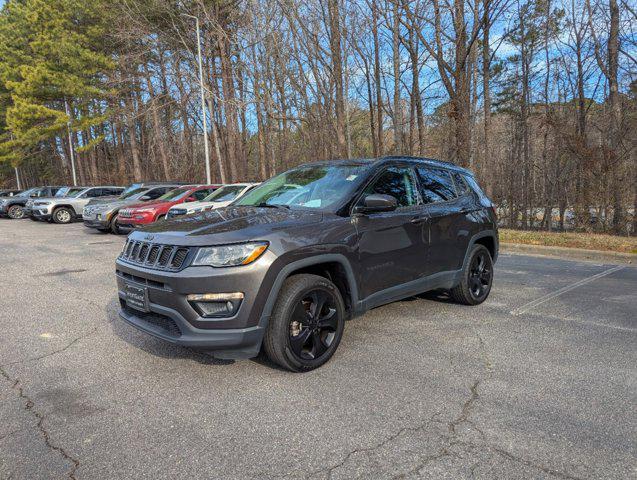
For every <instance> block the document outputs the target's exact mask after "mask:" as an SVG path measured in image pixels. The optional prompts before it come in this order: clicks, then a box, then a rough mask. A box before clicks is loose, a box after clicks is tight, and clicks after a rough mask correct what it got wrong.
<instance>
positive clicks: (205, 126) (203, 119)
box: [182, 13, 212, 185]
mask: <svg viewBox="0 0 637 480" xmlns="http://www.w3.org/2000/svg"><path fill="white" fill-rule="evenodd" d="M182 15H184V16H185V17H190V18H194V19H195V26H196V29H197V60H198V63H199V89H200V91H201V122H202V124H203V146H204V153H205V155H206V183H207V184H208V185H210V183H212V180H211V178H210V150H209V147H208V122H207V121H206V96H205V88H204V84H203V66H202V61H201V33H200V32H199V17H196V16H194V15H189V14H187V13H183V14H182Z"/></svg>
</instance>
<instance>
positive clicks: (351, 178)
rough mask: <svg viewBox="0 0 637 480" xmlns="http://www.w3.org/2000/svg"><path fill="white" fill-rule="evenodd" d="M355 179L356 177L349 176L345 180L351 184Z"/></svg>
mask: <svg viewBox="0 0 637 480" xmlns="http://www.w3.org/2000/svg"><path fill="white" fill-rule="evenodd" d="M356 177H358V175H350V176H349V177H347V178H346V179H345V180H347V181H348V182H353V181H354V180H356Z"/></svg>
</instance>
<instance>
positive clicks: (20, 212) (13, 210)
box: [7, 205, 24, 220]
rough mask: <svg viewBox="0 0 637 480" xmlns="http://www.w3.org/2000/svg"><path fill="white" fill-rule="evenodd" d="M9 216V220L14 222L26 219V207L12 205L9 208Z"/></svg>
mask: <svg viewBox="0 0 637 480" xmlns="http://www.w3.org/2000/svg"><path fill="white" fill-rule="evenodd" d="M7 215H9V218H12V219H14V220H18V219H20V218H24V207H23V206H22V205H12V206H11V207H9V210H8V211H7Z"/></svg>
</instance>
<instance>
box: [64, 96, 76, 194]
mask: <svg viewBox="0 0 637 480" xmlns="http://www.w3.org/2000/svg"><path fill="white" fill-rule="evenodd" d="M64 108H65V110H66V116H67V117H69V122H68V123H67V125H66V129H67V131H68V133H69V152H70V153H71V173H73V186H74V187H77V176H76V175H75V152H74V151H73V136H72V135H71V110H70V108H69V102H67V101H66V98H65V99H64Z"/></svg>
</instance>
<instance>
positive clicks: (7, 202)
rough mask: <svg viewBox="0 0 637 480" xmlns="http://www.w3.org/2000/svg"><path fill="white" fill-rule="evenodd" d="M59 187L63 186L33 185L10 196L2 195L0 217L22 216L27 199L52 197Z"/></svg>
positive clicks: (13, 217) (17, 217) (23, 215)
mask: <svg viewBox="0 0 637 480" xmlns="http://www.w3.org/2000/svg"><path fill="white" fill-rule="evenodd" d="M60 188H63V187H59V186H58V187H34V188H30V189H28V190H25V191H23V192H20V193H19V194H18V195H14V196H12V197H2V198H0V217H9V218H12V219H19V218H24V217H25V211H24V207H25V205H26V204H27V201H28V200H29V199H33V198H43V197H53V196H55V194H56V193H57V191H58V190H59V189H60Z"/></svg>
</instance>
